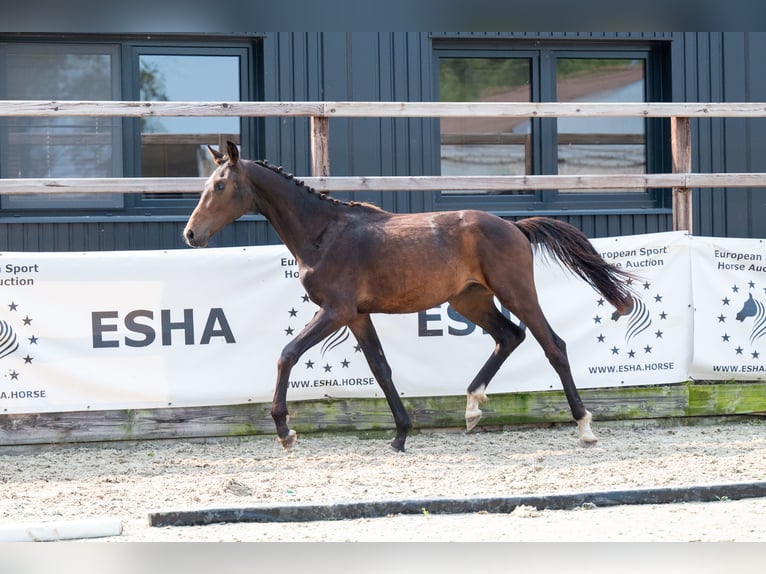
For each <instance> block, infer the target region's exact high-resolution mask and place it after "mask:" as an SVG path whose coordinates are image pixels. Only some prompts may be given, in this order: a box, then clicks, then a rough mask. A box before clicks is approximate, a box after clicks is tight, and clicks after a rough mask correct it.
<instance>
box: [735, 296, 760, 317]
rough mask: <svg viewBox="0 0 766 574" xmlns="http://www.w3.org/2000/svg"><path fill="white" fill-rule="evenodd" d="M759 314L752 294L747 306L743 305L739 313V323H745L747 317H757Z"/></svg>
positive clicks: (746, 303) (746, 302)
mask: <svg viewBox="0 0 766 574" xmlns="http://www.w3.org/2000/svg"><path fill="white" fill-rule="evenodd" d="M757 312H758V308H757V306H756V304H755V299H753V294H752V293H750V297H748V298H747V301H745V304H744V305H742V309H740V310H739V313H737V321H744V320H745V319H746V318H747V317H755V314H756V313H757Z"/></svg>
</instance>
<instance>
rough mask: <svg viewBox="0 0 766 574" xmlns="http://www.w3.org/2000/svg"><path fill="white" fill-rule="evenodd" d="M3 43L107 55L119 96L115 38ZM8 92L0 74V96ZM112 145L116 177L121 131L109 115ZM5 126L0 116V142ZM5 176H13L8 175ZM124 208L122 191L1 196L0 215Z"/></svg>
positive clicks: (0, 156) (3, 166)
mask: <svg viewBox="0 0 766 574" xmlns="http://www.w3.org/2000/svg"><path fill="white" fill-rule="evenodd" d="M2 43H3V44H4V45H5V46H23V47H24V48H26V49H28V50H29V53H35V52H37V53H49V52H50V47H51V46H56V45H65V46H66V47H67V52H66V53H67V54H97V55H108V56H109V57H110V58H111V65H110V74H111V77H110V85H111V91H112V93H113V94H114V95H115V96H116V97H118V98H122V92H121V89H122V76H123V73H124V72H123V65H122V58H121V55H120V45H119V44H118V43H117V42H114V41H111V42H110V41H104V42H78V41H72V42H40V41H35V40H23V41H20V42H2ZM6 53H7V52H6V51H5V50H3V51H2V52H1V53H0V64H2V65H5V62H4V61H3V60H4V59H5V56H6ZM5 94H7V88H6V86H5V75H4V74H0V96H3V97H4V96H5ZM111 119H112V120H113V121H112V128H111V146H112V150H113V153H112V162H111V171H112V176H113V177H119V176H120V174H123V173H124V165H125V164H124V160H123V158H124V146H125V143H124V133H123V126H122V122H121V121H119V118H111ZM8 129H9V128H8V125H7V121H5V118H0V141H3V142H7V141H8V135H9V134H8ZM8 169H9V168H8V155H7V154H4V153H0V177H6V175H5V174H6V172H7V171H8ZM8 177H12V176H10V174H9V176H8ZM123 207H124V194H121V193H104V194H99V195H97V196H93V195H86V196H83V195H81V194H77V193H76V192H75V193H72V194H62V195H61V196H57V197H54V196H53V195H52V194H51V195H43V196H38V195H20V196H16V195H9V196H2V197H0V214H2V215H5V214H7V213H8V212H21V213H23V214H30V215H43V214H46V213H49V212H54V213H60V212H66V211H69V210H77V211H80V210H82V211H87V212H88V213H90V212H93V211H103V210H115V209H122V208H123Z"/></svg>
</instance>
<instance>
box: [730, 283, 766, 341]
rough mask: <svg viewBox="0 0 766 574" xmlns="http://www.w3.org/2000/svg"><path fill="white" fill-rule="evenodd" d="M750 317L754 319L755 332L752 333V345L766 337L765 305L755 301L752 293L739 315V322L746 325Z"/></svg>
mask: <svg viewBox="0 0 766 574" xmlns="http://www.w3.org/2000/svg"><path fill="white" fill-rule="evenodd" d="M748 317H753V330H752V331H751V332H750V344H752V343H753V342H755V341H757V340H758V339H760V338H761V337H763V336H764V335H766V309H764V306H763V303H761V302H760V301H758V300H757V299H753V294H752V293H750V296H749V297H748V298H747V301H745V303H744V304H743V305H742V309H740V310H739V313H737V321H739V322H741V323H744V321H745V319H747V318H748Z"/></svg>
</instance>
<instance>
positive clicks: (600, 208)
mask: <svg viewBox="0 0 766 574" xmlns="http://www.w3.org/2000/svg"><path fill="white" fill-rule="evenodd" d="M530 54H532V55H531V58H532V61H531V67H532V74H531V78H530V81H531V82H532V85H531V86H530V88H531V89H530V92H531V95H532V100H533V101H535V102H551V101H553V102H555V101H556V99H557V98H556V72H557V65H556V62H557V60H558V59H559V58H593V59H641V60H643V61H644V70H645V75H644V81H645V85H644V101H647V102H651V101H669V100H670V97H669V96H670V95H669V92H668V89H669V85H670V82H669V81H668V80H669V78H668V76H667V74H668V73H669V70H668V69H669V58H668V57H667V55H666V52H665V50H664V47H663V45H662V44H661V43H657V42H647V43H635V42H631V43H620V42H589V43H584V42H558V41H552V42H535V43H534V44H530V43H529V42H517V41H513V40H508V41H497V42H481V41H479V42H471V41H455V40H446V41H435V42H434V46H433V69H434V74H433V76H434V94H435V96H436V100H440V96H439V93H440V91H439V68H440V62H441V60H442V59H443V58H472V57H473V58H515V57H525V58H526V57H530V56H529V55H530ZM439 123H440V122H438V121H437V122H436V124H437V127H436V128H435V131H436V141H435V146H434V165H436V166H438V169H439V171H441V169H440V166H441V161H440V151H441V141H440V136H441V128H440V127H439ZM644 125H645V130H644V132H645V138H646V142H645V144H644V145H645V158H646V172H647V173H666V172H668V171H670V166H671V157H670V150H669V145H668V143H667V142H668V141H669V139H668V138H669V130H670V124H669V121H668V120H667V119H665V118H645V119H644ZM531 132H532V146H531V150H532V161H531V165H532V173H533V174H535V175H553V174H556V173H558V165H557V164H558V136H557V119H556V118H532V119H531ZM434 206H435V208H436V209H439V210H449V209H468V208H476V207H479V208H481V209H487V210H490V211H492V212H494V213H497V214H499V215H505V216H524V215H529V212H530V211H534V212H535V213H537V214H547V215H557V214H562V213H566V214H568V215H576V214H579V213H583V214H584V213H594V212H595V213H604V214H608V213H620V214H626V213H631V212H633V213H644V214H646V213H651V212H662V213H664V212H666V211H668V210H669V209H671V208H672V205H671V194H670V190H669V189H667V188H653V189H648V190H645V191H643V192H641V191H638V192H636V191H631V192H624V191H623V192H620V191H593V192H588V191H583V192H579V191H578V192H560V191H559V190H556V189H548V190H539V191H533V192H532V193H529V194H488V195H483V194H469V193H466V194H454V193H450V194H445V193H438V192H437V193H436V194H435V197H434Z"/></svg>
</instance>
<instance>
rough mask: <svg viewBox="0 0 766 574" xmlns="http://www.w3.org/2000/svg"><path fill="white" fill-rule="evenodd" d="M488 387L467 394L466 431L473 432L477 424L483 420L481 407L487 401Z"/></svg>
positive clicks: (484, 386)
mask: <svg viewBox="0 0 766 574" xmlns="http://www.w3.org/2000/svg"><path fill="white" fill-rule="evenodd" d="M486 390H487V385H481V386H480V387H479V388H478V389H476V390H475V391H473V392H472V393H467V395H466V397H467V398H466V404H465V426H466V430H471V429H473V427H475V426H476V423H478V422H479V420H480V419H481V415H482V412H481V409H480V408H479V405H480V404H481V403H483V402H484V401H486V400H487V395H486V393H485V391H486Z"/></svg>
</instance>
